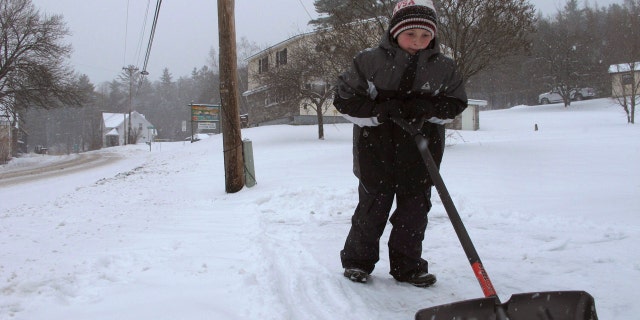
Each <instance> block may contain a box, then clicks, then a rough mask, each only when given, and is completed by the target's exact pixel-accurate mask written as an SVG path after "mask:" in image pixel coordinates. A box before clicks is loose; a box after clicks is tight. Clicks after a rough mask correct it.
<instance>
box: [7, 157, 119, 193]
mask: <svg viewBox="0 0 640 320" xmlns="http://www.w3.org/2000/svg"><path fill="white" fill-rule="evenodd" d="M120 158H121V157H120V156H119V155H118V154H115V153H81V154H78V156H77V157H74V158H72V159H69V160H65V161H59V162H53V163H51V164H48V165H46V166H38V167H24V168H12V169H9V170H2V171H0V187H5V186H10V185H14V184H18V183H23V182H29V181H33V180H37V179H42V178H51V177H56V176H61V175H66V174H69V173H74V172H78V171H83V170H89V169H92V168H95V167H98V166H102V165H106V164H109V163H113V162H115V161H117V160H119V159H120Z"/></svg>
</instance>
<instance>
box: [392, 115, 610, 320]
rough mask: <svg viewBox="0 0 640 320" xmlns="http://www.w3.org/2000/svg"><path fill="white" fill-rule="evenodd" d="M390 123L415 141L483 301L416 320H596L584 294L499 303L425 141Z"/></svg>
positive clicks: (426, 312)
mask: <svg viewBox="0 0 640 320" xmlns="http://www.w3.org/2000/svg"><path fill="white" fill-rule="evenodd" d="M391 120H392V121H393V122H394V123H395V124H397V125H398V126H400V127H401V128H402V129H404V130H405V131H406V132H407V133H409V134H410V135H411V136H412V137H413V138H414V139H415V141H416V144H417V146H418V149H419V151H420V154H421V155H422V159H423V160H424V163H425V165H426V166H427V170H428V172H429V175H430V176H431V180H432V181H433V184H434V185H435V187H436V190H437V191H438V194H439V195H440V199H441V200H442V204H443V205H444V207H445V209H446V211H447V215H448V216H449V220H451V223H452V224H453V228H454V229H455V231H456V234H457V236H458V239H459V240H460V243H461V244H462V248H463V249H464V252H465V254H466V255H467V259H469V263H470V264H471V268H472V269H473V272H474V274H475V276H476V278H477V279H478V282H480V287H481V288H482V291H483V293H484V296H485V297H484V298H479V299H472V300H465V301H460V302H454V303H450V304H444V305H440V306H435V307H431V308H426V309H422V310H419V311H418V312H417V313H416V316H415V319H416V320H467V319H468V320H472V319H473V320H485V319H487V320H488V319H491V320H496V319H497V320H507V319H508V320H597V319H598V316H597V314H596V308H595V302H594V299H593V297H592V296H591V295H590V294H589V293H587V292H585V291H549V292H530V293H519V294H514V295H512V296H511V297H510V298H509V300H508V301H507V302H504V303H503V302H501V301H500V298H499V297H498V294H497V293H496V291H495V289H494V288H493V284H491V280H490V279H489V275H488V274H487V272H486V271H485V269H484V267H483V266H482V262H481V261H480V257H479V256H478V253H477V252H476V249H475V247H474V246H473V243H472V242H471V238H470V237H469V233H468V232H467V230H466V228H465V227H464V224H463V223H462V219H461V218H460V214H459V213H458V210H457V209H456V207H455V205H454V204H453V200H452V199H451V196H450V195H449V192H448V191H447V188H446V186H445V185H444V181H443V180H442V176H441V175H440V173H439V170H438V167H437V166H436V163H435V161H434V160H433V157H432V156H431V153H430V152H429V148H428V140H427V139H426V138H425V137H424V136H423V135H422V134H421V133H420V132H419V131H418V129H416V128H415V127H413V126H412V125H411V124H409V123H408V122H407V121H405V120H403V119H400V118H396V117H393V118H391Z"/></svg>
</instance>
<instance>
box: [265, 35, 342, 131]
mask: <svg viewBox="0 0 640 320" xmlns="http://www.w3.org/2000/svg"><path fill="white" fill-rule="evenodd" d="M317 36H319V34H318V33H312V34H307V35H305V36H303V37H301V38H300V39H299V40H298V41H296V42H295V43H293V44H292V45H290V46H289V47H288V48H287V55H286V58H283V56H282V57H281V58H280V60H278V62H277V64H278V65H277V67H275V68H270V69H269V71H268V72H265V73H262V74H260V75H259V81H260V83H268V84H269V90H270V91H271V92H274V93H275V96H277V97H278V98H277V99H278V100H280V102H281V103H284V104H287V105H289V106H290V108H291V109H292V110H298V108H299V107H300V106H301V105H302V106H304V107H305V108H311V109H313V110H314V111H315V112H316V115H317V121H318V139H321V140H322V139H324V127H323V125H324V120H323V114H324V113H325V112H326V111H327V109H328V107H329V106H330V105H331V103H330V102H331V99H332V97H333V92H332V90H331V83H332V82H333V79H335V78H336V77H337V76H338V72H339V71H338V70H339V69H337V68H336V66H335V64H334V61H333V60H332V59H331V56H328V55H327V54H326V53H325V52H323V51H322V50H320V49H319V48H318V47H317V43H318V42H317Z"/></svg>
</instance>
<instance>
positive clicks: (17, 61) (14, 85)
mask: <svg viewBox="0 0 640 320" xmlns="http://www.w3.org/2000/svg"><path fill="white" fill-rule="evenodd" d="M68 34H69V32H68V30H67V28H66V26H65V23H64V21H63V20H62V16H60V15H52V16H41V15H40V13H39V11H38V10H36V9H35V7H34V6H33V4H32V3H31V0H3V1H0V104H3V105H4V106H5V107H7V108H9V109H10V110H11V111H12V112H13V113H17V112H19V111H20V110H21V109H26V108H27V107H29V106H38V107H42V108H45V109H49V108H55V107H59V106H62V105H80V104H81V102H82V98H83V96H82V94H81V91H80V90H79V88H78V87H77V81H76V76H75V75H74V73H73V71H72V70H71V68H70V67H68V66H67V65H66V64H65V59H66V58H68V56H69V54H70V52H71V46H70V45H67V44H64V43H63V42H62V40H63V38H64V37H65V36H67V35H68ZM16 119H17V117H16Z"/></svg>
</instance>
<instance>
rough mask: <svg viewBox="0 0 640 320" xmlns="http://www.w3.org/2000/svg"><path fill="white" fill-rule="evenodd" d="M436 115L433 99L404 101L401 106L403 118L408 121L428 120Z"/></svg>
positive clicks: (421, 98)
mask: <svg viewBox="0 0 640 320" xmlns="http://www.w3.org/2000/svg"><path fill="white" fill-rule="evenodd" d="M435 113H436V106H435V103H434V99H433V98H426V97H425V98H423V97H420V98H411V99H408V100H407V101H405V103H404V104H403V106H402V114H403V118H405V119H407V120H409V121H416V120H420V119H422V118H423V117H424V118H425V120H428V119H430V118H431V117H433V116H434V115H435Z"/></svg>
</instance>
